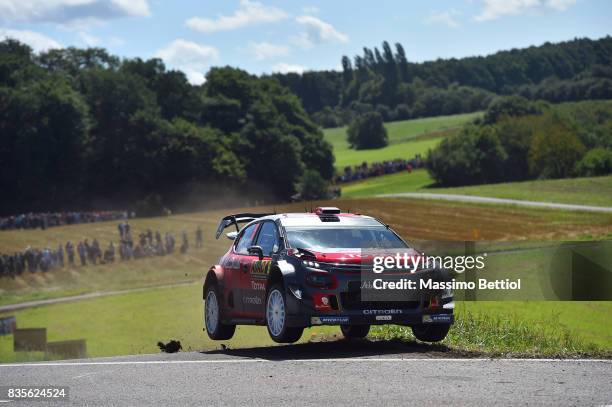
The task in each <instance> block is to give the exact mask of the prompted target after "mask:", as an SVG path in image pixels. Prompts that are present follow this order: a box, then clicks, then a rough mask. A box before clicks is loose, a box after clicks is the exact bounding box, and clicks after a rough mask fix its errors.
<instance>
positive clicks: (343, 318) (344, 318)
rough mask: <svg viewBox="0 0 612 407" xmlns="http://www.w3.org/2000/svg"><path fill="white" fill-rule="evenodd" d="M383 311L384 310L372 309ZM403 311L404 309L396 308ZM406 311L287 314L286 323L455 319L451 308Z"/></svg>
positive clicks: (407, 322) (405, 322) (415, 322)
mask: <svg viewBox="0 0 612 407" xmlns="http://www.w3.org/2000/svg"><path fill="white" fill-rule="evenodd" d="M372 311H384V310H372ZM398 311H404V310H398ZM405 311H406V313H395V314H384V313H379V314H376V315H372V314H354V313H351V314H343V313H341V314H333V315H331V314H317V315H288V316H287V325H288V326H296V327H309V326H317V325H385V324H396V325H410V326H411V325H420V324H452V323H453V322H454V321H455V319H454V315H453V311H452V310H445V309H440V310H423V311H415V310H405Z"/></svg>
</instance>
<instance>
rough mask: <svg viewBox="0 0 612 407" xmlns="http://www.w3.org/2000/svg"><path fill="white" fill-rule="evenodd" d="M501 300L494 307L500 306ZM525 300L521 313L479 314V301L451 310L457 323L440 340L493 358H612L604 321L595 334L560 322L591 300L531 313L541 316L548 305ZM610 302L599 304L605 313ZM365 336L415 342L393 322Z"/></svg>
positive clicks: (611, 347)
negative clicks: (552, 310) (558, 310)
mask: <svg viewBox="0 0 612 407" xmlns="http://www.w3.org/2000/svg"><path fill="white" fill-rule="evenodd" d="M503 304H505V303H495V304H494V305H502V307H504V305H503ZM524 304H528V305H527V308H523V312H511V313H502V312H500V309H501V308H500V307H497V311H496V312H484V311H483V310H482V309H480V310H479V309H478V307H479V306H480V304H479V303H466V304H465V305H466V306H465V307H463V309H461V308H460V309H459V310H458V312H457V313H456V322H455V324H454V325H453V327H452V328H451V330H450V332H449V334H448V336H447V337H446V339H445V340H444V341H443V342H442V344H444V345H446V346H448V347H449V348H451V349H452V350H455V351H465V352H470V353H473V352H476V353H479V354H482V355H486V356H492V357H551V358H572V357H594V358H612V340H611V339H612V338H610V332H609V324H607V323H606V322H605V319H604V321H603V322H604V325H603V326H601V327H599V329H598V330H597V331H598V332H597V336H594V335H593V334H594V332H593V331H591V332H588V333H585V332H583V331H581V330H580V323H577V324H575V325H573V326H568V322H567V321H565V322H564V319H567V317H568V315H567V311H568V310H572V309H573V310H572V311H574V312H570V313H569V314H570V316H571V315H573V314H575V313H576V312H577V313H581V312H584V311H586V310H585V308H586V307H589V306H590V305H592V303H577V302H574V303H566V305H565V306H563V308H564V310H565V312H566V313H565V315H564V313H563V312H553V313H551V314H549V315H548V317H547V318H546V319H538V318H533V314H534V313H535V314H539V315H540V316H544V315H545V311H542V308H541V307H542V306H543V307H544V309H545V310H546V309H550V306H549V305H548V303H524ZM611 304H612V303H610V302H605V303H600V305H602V307H603V308H604V312H605V311H607V312H608V313H609V312H610V309H611V308H610V307H611ZM508 305H512V304H508ZM552 305H554V304H552ZM525 311H526V312H525ZM608 315H609V314H608ZM590 318H591V317H590V316H589V319H590ZM370 336H371V337H372V338H374V339H385V340H392V339H401V340H404V341H414V340H415V338H414V336H413V335H412V331H411V329H410V328H408V327H402V326H397V325H385V326H379V327H374V328H373V329H372V331H371V334H370Z"/></svg>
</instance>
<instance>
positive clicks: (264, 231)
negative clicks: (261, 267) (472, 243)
mask: <svg viewBox="0 0 612 407" xmlns="http://www.w3.org/2000/svg"><path fill="white" fill-rule="evenodd" d="M257 246H260V247H261V249H262V251H263V255H264V256H266V257H270V256H272V254H274V253H276V252H277V251H278V248H279V239H278V230H277V229H276V225H275V224H274V222H264V223H263V225H261V231H260V232H259V236H258V237H257Z"/></svg>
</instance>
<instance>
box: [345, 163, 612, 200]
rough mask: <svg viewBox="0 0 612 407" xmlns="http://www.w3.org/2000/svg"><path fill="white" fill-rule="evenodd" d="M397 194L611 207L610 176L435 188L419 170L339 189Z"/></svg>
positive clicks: (355, 194)
mask: <svg viewBox="0 0 612 407" xmlns="http://www.w3.org/2000/svg"><path fill="white" fill-rule="evenodd" d="M399 192H427V193H434V194H435V193H439V194H457V195H474V196H487V197H493V198H506V199H519V200H528V201H540V202H557V203H569V204H581V205H596V206H611V205H612V176H603V177H587V178H565V179H554V180H536V181H523V182H509V183H503V184H487V185H474V186H467V187H455V188H435V187H434V180H433V179H432V178H431V177H430V176H429V173H428V172H427V171H426V170H425V169H419V170H416V171H413V172H412V173H408V172H407V171H405V172H400V173H396V174H390V175H383V176H381V177H373V178H368V179H365V180H362V181H356V182H352V183H349V184H345V185H343V186H342V196H343V197H346V198H356V197H368V196H375V195H381V194H392V193H399Z"/></svg>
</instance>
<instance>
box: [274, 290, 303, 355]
mask: <svg viewBox="0 0 612 407" xmlns="http://www.w3.org/2000/svg"><path fill="white" fill-rule="evenodd" d="M285 298H286V297H285V288H284V287H283V285H282V284H275V285H273V286H272V287H270V289H269V290H268V293H267V295H266V327H267V328H268V334H270V338H272V340H273V341H274V342H277V343H293V342H296V341H297V340H299V339H300V338H301V337H302V333H304V328H303V327H289V326H287V313H286V310H287V301H286V300H285ZM279 301H281V302H279ZM272 302H274V304H273V303H272ZM281 307H282V309H281Z"/></svg>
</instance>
